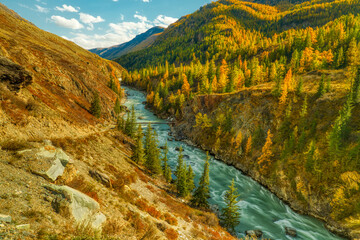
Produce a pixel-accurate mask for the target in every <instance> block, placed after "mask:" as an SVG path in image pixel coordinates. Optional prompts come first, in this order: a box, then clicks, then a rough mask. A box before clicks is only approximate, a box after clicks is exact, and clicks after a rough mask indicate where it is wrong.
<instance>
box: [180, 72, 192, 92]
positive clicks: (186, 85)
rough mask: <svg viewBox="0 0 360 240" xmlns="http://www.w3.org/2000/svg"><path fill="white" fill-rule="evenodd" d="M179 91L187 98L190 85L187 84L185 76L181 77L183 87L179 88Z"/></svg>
mask: <svg viewBox="0 0 360 240" xmlns="http://www.w3.org/2000/svg"><path fill="white" fill-rule="evenodd" d="M181 91H182V93H184V94H185V95H186V96H189V94H190V91H191V87H190V84H189V82H188V80H187V77H186V75H185V74H184V75H183V85H182V87H181Z"/></svg>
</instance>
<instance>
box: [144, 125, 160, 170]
mask: <svg viewBox="0 0 360 240" xmlns="http://www.w3.org/2000/svg"><path fill="white" fill-rule="evenodd" d="M150 132H151V130H150ZM147 141H148V143H147V144H148V146H146V147H145V149H146V151H145V152H146V155H145V167H146V169H147V170H148V171H149V172H150V173H151V174H154V175H158V174H160V173H161V163H160V156H159V155H160V151H159V148H158V140H157V133H156V131H155V130H153V132H152V133H150V135H149V139H148V140H147ZM145 144H146V141H145Z"/></svg>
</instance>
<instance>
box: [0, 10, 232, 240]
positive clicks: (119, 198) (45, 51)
mask: <svg viewBox="0 0 360 240" xmlns="http://www.w3.org/2000/svg"><path fill="white" fill-rule="evenodd" d="M0 24H1V29H0V222H1V223H0V236H1V238H4V239H43V240H46V239H144V240H145V239H147V240H152V239H174V240H175V239H178V238H180V236H181V237H184V238H186V239H191V238H193V239H200V238H201V239H211V238H223V239H228V240H232V239H234V238H233V237H232V236H230V234H229V233H227V232H226V231H225V230H224V229H222V228H221V227H220V226H219V222H218V219H217V217H216V216H215V214H213V213H209V212H203V211H200V210H195V209H192V208H190V207H189V206H188V205H187V204H184V203H183V201H182V200H180V199H178V198H177V197H176V196H175V194H171V195H170V194H168V192H173V189H171V185H170V184H167V183H165V181H163V180H162V179H161V177H160V176H159V177H158V178H156V179H155V178H151V177H149V176H147V175H146V174H145V173H146V170H145V169H144V167H143V166H140V165H138V164H136V163H135V162H133V161H132V160H131V155H132V147H133V146H134V142H133V140H132V139H131V138H130V137H129V136H126V135H125V134H123V133H122V132H121V131H119V130H118V129H117V128H115V127H114V126H115V124H116V120H117V117H118V114H117V113H115V111H114V105H115V101H116V99H117V98H119V99H120V98H121V97H122V96H123V94H122V91H121V89H120V88H119V87H120V86H119V84H117V83H118V81H117V79H118V78H120V77H121V76H122V75H123V74H124V72H125V70H124V69H123V68H122V67H121V66H120V65H118V64H117V63H115V62H111V61H108V60H104V59H102V58H100V57H98V56H97V55H95V54H92V53H90V52H89V51H87V50H85V49H82V48H80V47H79V46H77V45H75V44H74V43H72V42H69V41H67V40H64V39H62V38H60V37H58V36H55V35H53V34H50V33H47V32H45V31H42V30H40V29H38V28H37V27H35V26H34V25H33V24H31V23H29V22H28V21H26V20H24V19H22V18H21V17H20V16H19V15H17V14H16V13H14V12H13V11H11V10H9V9H7V8H6V7H5V6H4V5H2V4H0ZM110 86H111V89H110ZM97 95H98V97H99V99H100V100H99V104H100V106H101V117H100V118H96V117H95V116H93V115H92V114H91V113H90V112H91V111H90V110H91V109H96V107H94V106H97V105H96V104H91V103H94V102H96V101H94V99H97V97H96V96H97ZM120 112H121V109H120ZM121 114H125V112H121ZM4 214H5V215H4ZM190 219H191V220H190Z"/></svg>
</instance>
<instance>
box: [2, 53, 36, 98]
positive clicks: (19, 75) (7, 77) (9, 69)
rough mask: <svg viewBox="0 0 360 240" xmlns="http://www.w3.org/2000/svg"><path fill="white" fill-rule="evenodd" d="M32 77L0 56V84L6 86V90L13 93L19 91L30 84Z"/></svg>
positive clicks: (21, 67) (23, 69) (20, 67)
mask: <svg viewBox="0 0 360 240" xmlns="http://www.w3.org/2000/svg"><path fill="white" fill-rule="evenodd" d="M32 80H33V78H32V75H31V73H30V72H28V71H27V70H25V68H24V67H23V66H20V65H18V64H16V63H14V62H13V61H11V60H10V59H8V58H6V57H2V56H0V82H5V83H7V84H8V88H9V89H10V90H13V91H19V90H20V89H21V88H24V87H26V86H28V85H29V84H31V83H32Z"/></svg>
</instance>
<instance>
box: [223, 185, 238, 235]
mask: <svg viewBox="0 0 360 240" xmlns="http://www.w3.org/2000/svg"><path fill="white" fill-rule="evenodd" d="M238 197H239V194H238V193H237V189H236V188H235V182H234V179H233V180H232V182H231V185H230V186H229V190H228V191H227V192H226V193H225V199H224V201H225V204H226V207H225V208H223V209H222V214H221V222H222V224H223V226H224V227H225V228H226V229H227V230H228V231H229V232H230V233H233V234H234V233H235V227H236V226H237V225H238V224H239V223H240V207H239V206H238V205H236V204H237V203H238V202H239V200H237V198H238Z"/></svg>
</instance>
